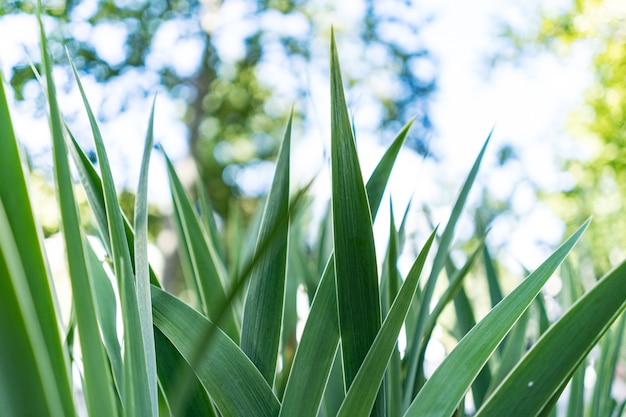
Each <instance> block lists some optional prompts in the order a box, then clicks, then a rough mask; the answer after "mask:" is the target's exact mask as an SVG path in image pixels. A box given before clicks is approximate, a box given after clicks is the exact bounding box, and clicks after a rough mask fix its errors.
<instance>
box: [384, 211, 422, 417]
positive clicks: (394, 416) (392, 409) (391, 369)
mask: <svg viewBox="0 0 626 417" xmlns="http://www.w3.org/2000/svg"><path fill="white" fill-rule="evenodd" d="M397 263H398V231H397V230H396V223H395V218H394V215H393V204H392V203H391V199H390V200H389V246H388V248H387V259H386V271H387V297H385V298H384V299H383V300H385V303H384V304H383V305H384V315H385V317H387V314H388V313H389V308H390V307H391V305H392V304H393V301H394V300H395V299H396V296H397V294H398V287H399V285H400V282H401V279H400V273H399V272H398V266H397ZM381 285H382V280H381ZM413 298H415V297H413ZM386 377H387V379H386V383H387V384H386V388H387V412H388V415H389V417H400V416H401V415H402V411H403V410H402V361H401V359H400V351H399V350H398V342H397V341H396V344H395V346H394V348H393V352H392V353H391V358H390V359H389V365H388V368H387V375H386Z"/></svg>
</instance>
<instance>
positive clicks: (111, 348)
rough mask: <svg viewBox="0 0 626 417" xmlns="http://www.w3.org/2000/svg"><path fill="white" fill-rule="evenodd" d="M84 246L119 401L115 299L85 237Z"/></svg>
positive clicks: (119, 358) (121, 382) (119, 360)
mask: <svg viewBox="0 0 626 417" xmlns="http://www.w3.org/2000/svg"><path fill="white" fill-rule="evenodd" d="M84 246H85V252H86V259H87V268H88V269H89V278H90V279H91V285H92V287H93V300H94V304H95V306H96V315H97V317H98V324H99V326H100V332H101V333H102V342H103V343H104V348H105V350H106V353H107V356H108V358H109V362H110V364H111V370H112V372H113V381H114V382H115V386H116V388H117V394H118V398H119V400H120V401H121V399H122V395H123V393H124V365H123V364H124V362H123V361H122V348H121V346H120V342H119V340H118V337H117V301H116V299H115V292H114V290H113V285H112V284H111V280H110V278H109V275H108V274H107V272H106V271H105V270H104V267H103V265H102V262H101V261H100V259H98V256H97V255H96V253H95V251H94V248H93V246H92V243H91V241H90V240H89V239H86V241H85V243H84Z"/></svg>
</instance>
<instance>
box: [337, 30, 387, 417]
mask: <svg viewBox="0 0 626 417" xmlns="http://www.w3.org/2000/svg"><path fill="white" fill-rule="evenodd" d="M330 67H331V77H330V78H331V116H332V117H331V167H332V207H333V227H334V243H335V273H336V287H337V304H338V309H339V329H340V332H341V349H342V357H343V366H344V375H345V381H346V388H348V387H349V386H350V385H351V384H352V380H353V379H354V377H355V376H356V373H357V372H358V370H359V368H360V367H361V363H362V362H363V360H364V359H365V355H367V352H368V351H369V348H370V346H371V344H372V342H373V341H374V338H375V337H376V334H377V333H378V330H379V329H380V324H381V312H380V298H379V294H378V272H377V265H376V251H375V248H374V236H373V232H372V217H371V214H370V210H369V203H368V199H367V194H366V191H365V186H364V185H363V177H362V175H361V168H360V166H359V161H358V158H357V153H356V147H355V143H354V137H353V135H352V128H351V125H350V118H349V116H348V110H347V107H346V102H345V98H344V93H343V86H342V81H341V72H340V68H339V61H338V57H337V50H336V45H335V39H334V35H332V37H331V66H330ZM383 414H384V394H383V391H381V395H380V400H379V402H378V405H377V407H375V412H374V415H383Z"/></svg>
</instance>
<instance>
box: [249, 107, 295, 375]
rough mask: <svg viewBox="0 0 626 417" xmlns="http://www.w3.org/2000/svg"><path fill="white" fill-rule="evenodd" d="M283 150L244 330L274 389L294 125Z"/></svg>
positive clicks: (265, 216)
mask: <svg viewBox="0 0 626 417" xmlns="http://www.w3.org/2000/svg"><path fill="white" fill-rule="evenodd" d="M292 117H293V116H290V117H289V122H288V123H287V129H286V131H285V137H284V139H283V143H282V145H281V147H280V151H279V154H278V161H277V162H276V171H275V173H274V180H273V182H272V186H271V188H270V191H269V194H268V196H267V201H266V203H265V210H264V212H263V217H262V219H261V227H260V230H259V235H258V239H257V247H258V246H259V245H261V244H262V242H264V241H268V237H269V236H270V235H271V234H273V235H274V236H273V237H272V240H271V241H269V242H270V243H269V246H268V248H267V250H265V253H264V254H263V256H261V257H259V260H258V262H257V263H256V264H255V266H254V268H253V269H252V273H251V276H250V283H249V287H248V294H247V296H246V302H245V306H244V314H243V323H242V326H241V349H242V350H243V351H244V352H245V353H246V355H248V357H249V358H250V360H252V362H253V363H254V364H255V365H256V367H257V368H258V369H259V371H260V372H261V374H262V375H263V377H264V378H265V380H266V381H267V382H268V384H270V386H272V385H273V384H274V378H275V374H276V361H277V359H278V350H279V346H280V330H281V325H282V319H283V303H284V299H285V277H286V273H287V247H288V233H289V222H288V221H287V222H286V221H284V219H286V218H287V216H288V215H289V152H290V149H291V146H290V143H291V121H292Z"/></svg>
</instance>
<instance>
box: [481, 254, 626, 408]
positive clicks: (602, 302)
mask: <svg viewBox="0 0 626 417" xmlns="http://www.w3.org/2000/svg"><path fill="white" fill-rule="evenodd" d="M624 308H626V262H624V263H622V264H621V265H619V266H618V267H617V268H615V269H614V270H613V271H611V272H609V273H608V274H607V275H606V276H605V277H604V278H602V279H601V280H600V281H598V283H597V284H596V285H595V286H594V287H593V288H592V289H591V290H589V291H588V292H587V293H586V294H585V295H583V296H582V297H581V298H580V299H579V300H578V301H577V302H576V304H574V305H573V306H572V307H571V308H570V309H569V310H568V311H567V312H566V313H565V315H563V316H562V317H561V318H560V319H559V320H558V321H557V322H556V323H554V324H553V326H552V327H551V328H550V329H549V330H548V331H547V332H546V333H544V335H543V336H542V337H541V339H539V341H538V342H537V343H536V344H535V345H534V346H533V348H532V349H531V350H530V351H529V352H528V353H527V354H526V356H524V358H523V359H522V361H521V362H520V363H519V364H518V365H517V366H516V367H515V369H514V370H513V371H512V372H511V373H510V374H509V376H508V377H507V378H506V379H505V380H504V382H503V383H502V384H501V385H500V386H499V387H498V388H497V389H496V390H495V391H494V393H493V394H492V395H491V397H489V398H488V399H487V401H486V402H485V404H484V405H483V407H482V408H481V409H480V410H479V411H478V413H477V414H476V415H477V416H480V417H485V416H500V415H502V414H498V412H499V411H500V412H502V411H503V410H505V409H507V410H510V409H515V410H517V411H518V412H519V413H520V415H524V416H535V415H538V413H539V412H540V411H541V410H542V409H543V407H544V405H545V404H546V403H547V402H548V401H549V400H550V399H551V398H553V396H554V393H556V392H557V391H558V390H559V389H561V388H562V387H563V386H564V384H565V383H566V382H567V381H568V380H569V379H570V378H571V376H572V375H573V373H574V372H575V371H576V369H577V367H578V366H579V365H580V363H581V362H582V361H583V360H584V358H585V357H586V355H587V353H588V352H589V351H590V350H591V348H592V347H593V346H594V345H595V344H596V343H597V342H598V340H599V339H600V337H601V336H602V335H603V334H604V333H605V332H606V330H607V329H608V328H609V327H610V326H611V324H612V323H613V321H615V319H616V318H617V317H618V316H619V314H621V313H622V312H623V310H624ZM545 364H550V372H545ZM529 398H531V399H532V400H529Z"/></svg>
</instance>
